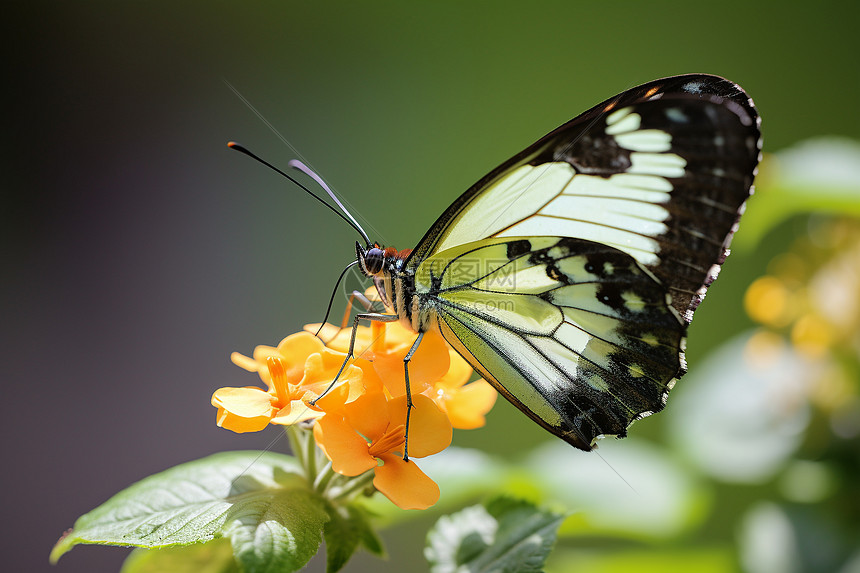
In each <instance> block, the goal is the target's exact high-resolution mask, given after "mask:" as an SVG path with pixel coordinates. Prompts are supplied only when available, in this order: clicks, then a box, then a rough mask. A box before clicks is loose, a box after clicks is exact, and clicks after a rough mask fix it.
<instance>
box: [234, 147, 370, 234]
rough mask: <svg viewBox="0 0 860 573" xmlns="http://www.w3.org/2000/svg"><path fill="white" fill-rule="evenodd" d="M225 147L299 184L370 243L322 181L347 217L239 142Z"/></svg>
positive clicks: (317, 177)
mask: <svg viewBox="0 0 860 573" xmlns="http://www.w3.org/2000/svg"><path fill="white" fill-rule="evenodd" d="M227 147H229V148H230V149H234V150H236V151H238V152H240V153H244V154H245V155H247V156H248V157H250V158H252V159H255V160H257V161H259V162H260V163H262V164H263V165H265V166H266V167H268V168H269V169H272V170H273V171H276V172H277V173H280V174H281V175H283V176H284V177H286V178H287V179H289V180H290V181H292V182H293V183H295V184H296V185H298V186H299V187H300V188H301V189H303V190H304V191H305V192H306V193H307V194H308V195H310V196H311V197H313V198H314V199H316V200H317V201H319V202H320V203H322V204H323V205H325V206H326V207H328V208H329V209H330V210H331V212H332V213H334V214H335V215H337V216H338V217H340V218H341V219H343V220H344V221H346V224H347V225H349V226H350V227H352V228H353V229H355V230H356V231H358V234H359V235H361V237H362V238H363V239H364V241H365V243H366V244H368V245H369V244H370V238H369V237H368V236H367V233H365V232H364V229H362V228H361V226H360V225H359V224H358V223H357V222H356V221H355V219H353V217H352V215H350V214H349V212H347V211H346V209H344V207H343V205H341V203H340V201H338V200H337V198H336V197H335V196H334V194H333V193H332V192H331V191H330V190H329V189H328V187H327V186H325V184H324V183H321V185H322V187H323V189H325V190H326V191H328V193H329V196H331V197H332V198H334V200H335V201H336V202H337V204H338V206H339V207H340V208H341V209H343V211H344V212H345V213H346V214H347V215H349V219H347V218H346V217H345V216H344V214H343V213H341V212H340V211H338V210H337V209H335V208H334V207H332V206H331V205H329V204H328V203H326V202H325V201H324V200H323V199H322V198H321V197H320V196H318V195H317V194H316V193H314V192H313V191H311V190H310V189H308V188H307V187H305V186H304V185H302V184H301V183H299V182H298V181H297V180H296V179H294V178H293V177H291V176H290V175H288V174H286V173H285V172H283V171H281V170H280V169H278V168H277V167H275V166H274V165H272V164H271V163H269V162H268V161H266V160H265V159H262V158H261V157H259V156H258V155H256V154H254V153H252V152H251V151H249V150H248V149H247V148H246V147H244V146H242V145H240V144H238V143H236V142H235V141H231V142H229V143H227ZM308 171H310V170H308ZM311 173H313V172H312V171H311ZM312 177H314V179H315V180H316V181H317V182H321V181H322V180H321V179H319V176H317V175H316V174H315V173H314V175H312Z"/></svg>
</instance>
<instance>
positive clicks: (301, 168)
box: [287, 159, 370, 245]
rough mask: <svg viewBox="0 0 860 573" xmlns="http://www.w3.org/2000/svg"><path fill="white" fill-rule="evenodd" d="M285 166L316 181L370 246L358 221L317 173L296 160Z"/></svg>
mask: <svg viewBox="0 0 860 573" xmlns="http://www.w3.org/2000/svg"><path fill="white" fill-rule="evenodd" d="M287 165H289V166H290V167H292V168H293V169H297V170H298V171H301V172H302V173H304V174H305V175H307V176H308V177H310V178H311V179H313V180H314V181H316V182H317V185H319V186H320V187H322V188H323V189H325V192H326V193H328V196H329V197H331V199H332V201H334V202H335V203H337V206H338V207H340V210H341V211H343V212H344V213H345V214H346V216H347V217H349V220H350V221H352V226H353V227H354V228H355V229H357V230H358V232H359V233H361V236H362V237H364V241H365V243H366V244H368V245H369V244H370V238H369V237H368V236H367V233H365V232H364V229H363V228H362V227H361V225H359V224H358V221H356V220H355V217H353V216H352V213H350V212H349V211H348V210H347V208H346V207H344V206H343V203H341V202H340V200H339V199H338V198H337V195H335V194H334V191H332V190H331V189H330V188H329V186H328V185H326V182H325V181H323V178H322V177H320V176H319V175H317V173H316V172H315V171H314V170H313V169H311V168H310V167H308V166H307V165H305V164H304V163H302V162H301V161H299V160H298V159H290V162H289V163H287Z"/></svg>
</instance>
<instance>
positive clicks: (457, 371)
mask: <svg viewBox="0 0 860 573" xmlns="http://www.w3.org/2000/svg"><path fill="white" fill-rule="evenodd" d="M448 356H449V358H450V360H451V365H450V366H449V367H448V372H446V373H445V375H444V376H442V377H441V378H440V379H439V380H437V381H436V383H435V384H434V385H435V386H436V388H439V387H442V388H445V389H446V390H447V389H456V388H459V387H460V386H463V385H464V384H465V383H466V382H468V381H469V378H471V377H472V373H473V372H474V370H472V366H471V365H470V364H469V363H468V362H466V360H465V359H464V358H463V357H462V356H460V355H459V354H458V353H457V351H456V350H454V349H453V348H449V349H448Z"/></svg>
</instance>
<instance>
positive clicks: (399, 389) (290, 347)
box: [212, 322, 496, 509]
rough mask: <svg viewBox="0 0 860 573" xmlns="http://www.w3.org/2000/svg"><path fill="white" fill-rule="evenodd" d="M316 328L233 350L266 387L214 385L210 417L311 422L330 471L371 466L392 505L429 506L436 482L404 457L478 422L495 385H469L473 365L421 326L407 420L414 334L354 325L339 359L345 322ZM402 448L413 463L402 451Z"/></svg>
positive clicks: (442, 444) (245, 422) (224, 422)
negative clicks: (245, 351)
mask: <svg viewBox="0 0 860 573" xmlns="http://www.w3.org/2000/svg"><path fill="white" fill-rule="evenodd" d="M319 326H320V325H309V326H308V327H306V330H307V332H300V333H297V334H293V335H290V336H288V337H286V338H285V339H284V340H282V341H281V343H280V344H279V345H278V346H277V347H271V346H258V347H257V348H256V349H255V350H254V353H253V357H247V356H243V355H241V354H239V353H233V355H232V360H233V362H234V363H235V364H236V365H238V366H240V367H242V368H244V369H245V370H248V371H250V372H256V373H257V374H259V376H260V378H261V379H262V381H263V382H264V383H265V384H266V387H267V388H266V389H265V390H263V389H261V388H258V387H245V388H221V389H219V390H217V391H215V393H214V394H213V396H212V405H213V406H215V407H216V408H218V414H217V419H216V423H217V424H218V425H219V426H221V427H223V428H227V429H229V430H233V431H234V432H254V431H259V430H262V429H263V428H265V427H266V426H268V424H277V425H283V426H290V425H293V424H296V423H298V422H305V421H311V420H312V421H314V429H313V432H314V438H315V439H316V442H317V445H318V446H319V447H320V448H321V449H322V451H323V452H324V453H325V455H326V457H328V459H329V460H330V461H331V467H332V469H333V470H334V471H335V472H337V473H339V474H341V475H344V476H359V475H362V474H364V473H365V472H368V471H373V472H374V477H373V485H374V486H375V487H376V489H377V490H379V491H380V492H382V493H383V494H384V495H385V496H386V497H388V498H389V499H390V500H391V501H392V502H394V503H395V504H396V505H398V506H399V507H401V508H404V509H425V508H427V507H430V506H431V505H433V504H434V503H436V501H437V500H438V498H439V488H438V486H437V485H436V483H435V482H433V481H432V480H431V479H430V478H429V477H427V475H425V474H424V473H423V472H422V471H421V470H420V469H419V468H418V466H417V465H416V464H415V463H414V462H413V461H411V459H412V458H421V457H424V456H428V455H431V454H435V453H438V452H440V451H442V450H443V449H445V448H446V447H447V446H448V445H449V444H450V443H451V438H452V429H453V428H459V429H471V428H478V427H480V426H483V425H484V416H485V414H486V413H487V412H488V411H489V410H490V408H492V406H493V404H494V403H495V400H496V392H495V390H494V389H493V388H492V387H491V386H490V385H489V384H487V382H486V381H484V380H477V381H474V382H471V383H468V384H467V382H468V381H469V379H470V378H471V377H472V368H471V367H470V366H469V365H468V363H467V362H466V361H465V360H463V358H462V357H460V355H459V354H457V353H456V352H455V351H454V350H453V349H452V348H451V347H450V346H448V344H447V343H446V342H445V341H444V339H443V338H442V337H441V336H440V335H439V334H437V333H434V332H427V333H425V335H424V339H423V340H422V342H421V345H420V346H419V348H418V350H417V352H415V354H414V355H413V357H412V359H411V361H410V362H409V381H410V390H411V396H412V402H413V408H412V411H411V414H410V417H409V423H408V427H407V420H406V416H407V406H406V400H407V397H406V386H405V377H404V368H403V358H404V357H405V355H406V353H407V352H408V351H409V349H410V348H411V346H412V344H413V343H414V341H415V336H416V335H415V333H414V332H412V331H410V330H408V329H406V328H405V327H403V326H401V325H400V324H399V323H397V322H389V323H382V322H373V323H371V326H369V327H368V326H359V327H358V330H357V332H356V341H355V348H354V353H353V354H354V357H353V358H350V359H349V360H348V361H346V357H347V351H348V349H349V343H350V336H351V334H352V330H351V329H339V328H337V327H335V326H332V325H328V324H325V325H322V328H321V330H320V333H319V337H317V336H315V335H314V334H311V332H316V331H317V330H318V329H319ZM322 340H327V341H328V342H327V343H325V344H324V343H323V342H322ZM345 361H346V362H345ZM341 369H342V370H341ZM339 371H340V376H338V375H337V374H338V372H339ZM335 378H337V381H336V383H335V384H334V385H333V386H332V387H331V388H329V386H331V384H332V382H333V381H334V380H335ZM407 432H408V442H407ZM407 447H408V454H409V460H410V461H405V460H404V459H403V458H404V455H405V453H406V452H405V451H404V450H405V448H407Z"/></svg>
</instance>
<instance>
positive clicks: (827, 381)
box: [744, 218, 860, 432]
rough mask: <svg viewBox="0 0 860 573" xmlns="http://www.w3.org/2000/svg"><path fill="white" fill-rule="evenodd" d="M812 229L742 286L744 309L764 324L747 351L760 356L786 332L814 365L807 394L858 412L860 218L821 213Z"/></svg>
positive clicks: (835, 408)
mask: <svg viewBox="0 0 860 573" xmlns="http://www.w3.org/2000/svg"><path fill="white" fill-rule="evenodd" d="M810 231H811V232H810V234H809V235H808V236H804V237H802V238H800V239H798V240H797V241H796V242H795V243H794V245H792V248H791V249H790V250H789V251H788V252H786V253H783V254H781V255H779V256H778V257H777V258H775V259H774V260H773V261H771V263H770V264H769V266H768V273H767V274H766V275H765V276H762V277H760V278H758V279H756V280H755V281H754V282H753V283H752V284H751V285H750V287H749V288H748V289H747V292H746V296H745V299H744V303H745V306H746V310H747V314H749V316H750V317H751V318H752V319H753V320H755V321H756V322H758V323H759V324H761V325H762V326H763V327H764V328H763V329H761V330H760V331H759V332H758V333H757V334H756V335H754V336H753V338H752V339H751V340H750V344H751V353H754V354H759V355H760V354H762V353H764V352H766V351H767V346H768V344H769V343H771V344H777V343H779V342H780V341H781V340H783V339H786V340H787V341H789V342H790V343H791V347H792V348H793V349H794V350H795V351H796V352H797V353H798V354H799V355H801V356H803V357H804V358H805V359H806V360H807V361H808V362H810V363H813V364H816V365H817V366H818V367H819V370H820V372H821V374H820V376H818V379H817V380H815V383H814V385H813V386H812V388H811V391H812V393H811V398H812V400H813V401H814V402H815V403H816V404H817V405H818V406H819V407H821V408H823V409H824V410H825V411H829V412H832V413H833V414H834V415H838V414H839V412H840V411H842V410H845V409H846V408H848V407H849V406H850V405H851V404H852V403H853V404H855V406H854V409H853V410H851V411H852V412H856V404H857V400H858V397H857V392H856V384H855V383H854V382H853V381H852V379H853V378H854V377H855V372H856V368H857V366H856V365H857V363H858V359H860V224H858V222H857V221H856V220H854V219H848V218H844V219H819V220H814V221H813V222H812V224H811V228H810ZM846 411H847V410H846ZM854 426H857V425H856V424H854ZM858 427H860V426H858ZM852 432H856V429H855V430H852Z"/></svg>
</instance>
